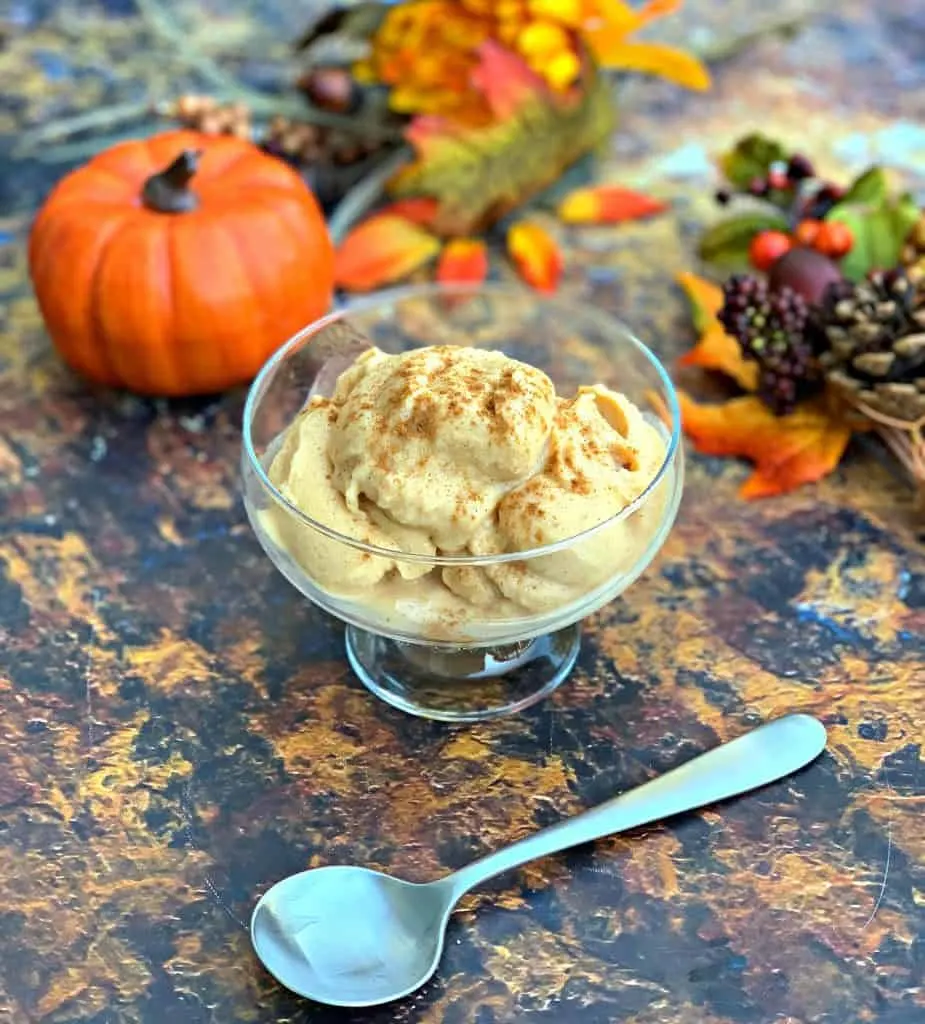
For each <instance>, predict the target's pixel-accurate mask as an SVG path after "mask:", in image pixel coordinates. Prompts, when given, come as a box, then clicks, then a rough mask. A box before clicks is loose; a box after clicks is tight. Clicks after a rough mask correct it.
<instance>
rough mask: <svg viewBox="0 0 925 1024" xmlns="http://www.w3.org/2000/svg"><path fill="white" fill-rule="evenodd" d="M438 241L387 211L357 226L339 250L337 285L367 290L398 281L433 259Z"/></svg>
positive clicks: (336, 260) (359, 290)
mask: <svg viewBox="0 0 925 1024" xmlns="http://www.w3.org/2000/svg"><path fill="white" fill-rule="evenodd" d="M439 251H440V242H439V240H438V239H437V238H436V237H435V236H434V235H432V234H431V233H430V232H429V231H425V230H424V229H423V228H419V227H418V226H417V225H415V224H412V223H411V222H410V221H407V220H404V219H403V218H401V217H394V216H390V215H388V214H384V215H381V216H376V217H372V218H370V219H369V220H367V221H364V222H363V223H362V224H360V225H359V226H358V227H356V228H354V229H353V231H351V232H350V233H349V234H348V235H347V237H346V238H345V239H344V240H343V242H342V243H341V244H340V246H339V247H338V249H337V252H336V254H335V258H334V278H335V283H336V285H337V287H339V288H345V289H347V290H348V291H356V292H364V291H370V290H372V289H374V288H378V287H379V286H380V285H383V284H390V283H391V282H393V281H398V280H400V279H401V278H403V277H407V276H408V274H410V273H412V271H415V270H417V269H418V267H420V266H423V265H424V264H425V263H427V262H428V260H431V259H433V257H434V256H436V255H437V253H438V252H439Z"/></svg>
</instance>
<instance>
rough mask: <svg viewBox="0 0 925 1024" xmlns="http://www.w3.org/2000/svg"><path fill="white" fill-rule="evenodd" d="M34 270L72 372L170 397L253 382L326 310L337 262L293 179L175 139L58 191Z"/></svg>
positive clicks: (252, 156) (219, 140) (134, 150)
mask: <svg viewBox="0 0 925 1024" xmlns="http://www.w3.org/2000/svg"><path fill="white" fill-rule="evenodd" d="M29 269H30V273H31V275H32V281H33V285H34V287H35V293H36V296H37V298H38V303H39V308H40V309H41V312H42V316H43V317H44V319H45V323H46V325H47V327H48V332H49V334H50V335H51V338H52V341H53V342H54V344H55V346H56V348H57V349H58V350H59V351H60V353H61V355H62V356H63V357H64V359H65V360H66V361H67V362H68V363H69V364H70V365H71V366H72V367H73V368H74V369H75V370H77V371H78V372H79V373H81V374H83V375H84V376H86V377H88V378H90V379H91V380H93V381H97V382H98V383H101V384H106V385H111V386H117V387H124V388H128V389H130V390H132V391H136V392H139V393H141V394H149V395H162V396H179V395H197V394H209V393H212V392H216V391H221V390H223V389H225V388H227V387H230V386H232V385H234V384H240V383H243V382H245V381H247V380H249V379H251V378H252V377H253V376H254V375H255V374H256V372H257V370H258V369H259V368H260V366H261V365H262V364H263V362H264V361H265V360H266V359H267V357H268V356H269V355H270V354H271V353H272V352H273V351H274V350H275V349H276V348H278V347H279V346H280V345H281V344H282V343H283V342H284V341H285V340H286V339H287V338H288V337H289V336H290V335H292V334H294V333H295V332H296V331H297V330H299V329H300V328H301V327H304V326H305V325H306V324H307V323H310V322H311V321H312V320H315V319H316V318H317V317H319V316H322V315H323V314H324V313H326V312H327V310H328V308H329V306H330V302H331V295H332V290H333V281H334V256H333V250H332V246H331V242H330V240H329V238H328V233H327V228H326V226H325V222H324V217H323V215H322V213H321V210H320V209H319V207H318V204H317V202H316V201H315V198H314V196H313V195H312V193H311V191H310V190H309V189H308V187H307V186H306V185H305V183H304V182H303V181H302V179H301V178H300V177H299V175H298V174H297V173H296V172H295V171H294V170H292V169H291V168H289V167H287V166H286V165H285V164H283V163H282V162H281V161H279V160H277V159H276V158H275V157H272V156H268V155H267V154H265V153H263V152H261V150H259V149H258V148H257V147H256V146H253V145H251V144H250V143H249V142H245V141H243V140H241V139H235V138H231V137H227V136H210V135H200V134H198V133H196V132H183V131H180V132H168V133H165V134H162V135H158V136H156V137H154V138H151V139H147V140H143V141H132V142H126V143H122V144H120V145H117V146H115V147H113V148H112V149H110V150H107V151H106V152H104V153H101V154H100V155H99V156H97V157H95V158H94V159H93V160H91V161H90V162H89V163H88V164H86V165H85V166H83V167H81V168H79V169H78V170H76V171H74V172H73V173H72V174H70V175H68V176H67V177H66V178H64V179H63V180H62V181H61V182H60V183H59V184H58V185H57V187H56V188H55V189H54V191H53V192H52V193H51V195H50V196H49V197H48V199H47V200H46V202H45V204H44V206H43V207H42V209H41V210H40V211H39V214H38V217H37V219H36V221H35V224H34V226H33V228H32V235H31V238H30V242H29Z"/></svg>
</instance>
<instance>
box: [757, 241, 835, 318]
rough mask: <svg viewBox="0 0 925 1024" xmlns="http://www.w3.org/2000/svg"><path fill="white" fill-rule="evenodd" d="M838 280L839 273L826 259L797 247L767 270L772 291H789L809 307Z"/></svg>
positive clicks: (809, 250)
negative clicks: (799, 297)
mask: <svg viewBox="0 0 925 1024" xmlns="http://www.w3.org/2000/svg"><path fill="white" fill-rule="evenodd" d="M841 280H842V273H841V271H840V270H839V269H838V267H837V266H836V264H835V263H833V262H832V260H830V259H829V258H828V256H823V255H822V253H821V252H816V250H815V249H807V248H805V247H804V246H800V245H798V246H795V247H794V248H792V249H790V250H789V252H785V253H784V255H783V256H781V257H780V259H778V260H776V261H775V262H774V264H773V265H772V266H771V269H770V270H769V271H768V284H769V286H770V288H771V290H772V291H777V290H778V289H780V288H792V289H793V290H794V291H795V292H797V294H799V295H802V296H803V298H804V299H805V300H806V301H807V302H808V303H811V304H812V303H817V302H820V301H821V300H822V297H823V295H825V291H826V289H827V288H828V287H829V285H830V284H835V283H836V282H838V281H841Z"/></svg>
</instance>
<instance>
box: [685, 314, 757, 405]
mask: <svg viewBox="0 0 925 1024" xmlns="http://www.w3.org/2000/svg"><path fill="white" fill-rule="evenodd" d="M678 362H679V363H680V365H681V366H699V367H700V368H701V369H703V370H715V371H716V372H717V373H724V374H726V376H727V377H731V378H732V379H733V380H734V381H735V382H736V384H738V385H739V387H741V388H744V389H745V390H746V391H754V390H755V389H756V388H757V387H758V372H759V371H758V364H757V363H750V362H747V361H746V360H745V359H743V358H742V349H741V347H740V346H739V343H738V342H737V341H736V340H735V338H732V337H730V336H729V335H728V334H727V333H726V332H725V331H724V330H723V326H722V324H720V323H716V324H711V325H710V326H709V327H708V328H707V329H706V330H705V331H704V332H703V334H702V335H701V336H700V340H699V341H698V342H697V344H696V345H695V346H694V347H693V348H692V349H691V350H690V352H687V353H685V354H684V355H683V356H681V358H680V359H679V360H678Z"/></svg>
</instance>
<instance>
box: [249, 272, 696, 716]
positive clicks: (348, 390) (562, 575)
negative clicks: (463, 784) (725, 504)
mask: <svg viewBox="0 0 925 1024" xmlns="http://www.w3.org/2000/svg"><path fill="white" fill-rule="evenodd" d="M242 472H243V490H244V502H245V508H246V510H247V514H248V517H249V519H250V522H251V524H252V526H253V529H254V531H255V533H256V535H257V538H258V539H259V541H260V544H261V545H262V546H263V548H264V550H265V551H266V553H267V554H268V555H269V557H270V558H271V559H272V561H273V562H274V564H275V565H276V566H277V568H278V569H279V570H280V572H282V573H283V575H284V576H285V577H286V578H287V579H288V580H289V581H290V582H291V583H292V584H293V585H294V586H295V587H296V588H297V589H298V590H299V591H301V592H302V594H304V595H305V596H306V597H308V598H309V600H311V601H313V602H314V603H315V604H317V605H318V606H319V607H321V608H323V609H324V610H325V611H327V612H329V613H331V614H332V615H334V616H336V617H337V618H339V619H341V620H343V621H344V622H345V623H346V626H347V634H346V648H347V657H348V659H349V661H350V664H351V666H352V667H353V669H354V671H355V672H356V674H357V675H358V676H359V678H360V679H361V681H362V682H363V683H364V684H365V685H366V687H367V688H368V689H370V690H371V691H372V692H373V693H374V694H376V695H377V696H379V697H380V698H382V699H383V700H385V701H387V702H389V703H390V704H392V705H394V706H396V707H398V708H401V709H402V710H404V711H407V712H410V713H412V714H416V715H421V716H424V717H427V718H434V719H440V720H443V721H453V722H471V721H477V720H480V719H485V718H491V717H494V716H497V715H502V714H507V713H510V712H513V711H516V710H520V709H522V708H525V707H527V706H529V705H530V704H532V703H534V702H535V701H537V700H539V699H541V698H542V697H544V696H546V695H547V694H549V693H551V692H552V691H553V690H554V689H555V688H556V687H557V686H559V684H560V683H562V682H563V681H564V680H565V678H566V677H567V676H568V674H569V672H570V671H571V669H572V667H573V665H574V663H575V660H576V658H577V655H578V651H579V646H580V627H579V623H580V621H581V620H582V619H583V618H585V617H586V616H588V615H590V614H592V613H593V612H595V611H596V610H597V609H599V608H600V607H601V606H602V605H604V604H606V603H607V602H609V601H612V600H613V599H614V598H615V597H617V596H618V595H619V594H620V593H622V592H623V591H624V590H625V589H626V588H627V587H628V586H629V585H630V584H631V583H632V582H633V581H634V580H635V579H636V578H637V577H638V576H639V574H640V573H641V572H642V571H643V570H644V569H645V568H646V566H647V565H648V564H649V563H650V562H651V560H652V559H653V558H654V557H655V555H656V553H657V552H658V550H659V548H660V547H661V546H662V544H663V543H664V541H665V538H666V536H667V535H668V532H669V530H670V529H671V526H672V524H673V522H674V519H675V516H676V514H677V510H678V505H679V503H680V499H681V491H682V486H683V464H682V456H681V448H680V415H679V410H678V403H677V398H676V395H675V392H674V388H673V386H672V384H671V381H670V380H669V378H668V375H667V373H666V372H665V370H664V368H663V367H662V365H661V363H660V362H659V361H658V359H657V358H656V357H655V356H654V355H653V354H652V353H651V352H650V351H649V349H647V348H646V347H645V345H643V344H642V343H641V342H640V341H638V340H637V339H636V338H635V337H634V336H633V335H632V334H631V333H630V332H629V331H628V330H627V329H626V328H625V327H624V326H622V325H621V324H620V323H618V322H617V321H615V320H614V319H613V318H611V317H610V316H609V315H607V314H605V313H603V312H601V311H599V310H596V309H593V308H591V307H588V306H581V305H578V304H574V303H570V302H567V301H564V300H559V299H545V298H540V297H538V296H537V295H536V294H534V293H530V292H526V291H524V290H522V289H520V288H517V287H508V286H504V285H480V286H477V287H469V286H459V287H452V286H451V287H447V286H440V285H425V286H421V287H411V288H404V289H400V290H396V291H392V292H386V293H379V294H377V295H376V296H374V297H371V298H367V299H364V300H361V301H358V302H355V303H353V304H351V305H350V306H349V307H347V308H346V309H343V310H339V311H337V312H335V313H333V314H331V315H330V316H328V317H326V318H324V319H322V320H320V321H318V322H317V323H315V324H312V325H311V326H309V327H307V328H306V329H305V330H303V331H301V332H300V333H299V334H297V335H296V336H295V337H293V338H292V339H290V341H288V342H287V343H286V344H285V345H284V346H283V347H282V348H281V349H280V350H279V351H278V352H277V353H276V354H275V355H274V356H273V357H272V358H271V359H270V360H269V362H268V363H267V364H266V366H265V367H264V368H263V369H262V371H261V372H260V374H259V376H258V377H257V379H256V380H255V381H254V383H253V385H252V387H251V390H250V394H249V395H248V399H247V404H246V406H245V411H244V424H243V455H242Z"/></svg>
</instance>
